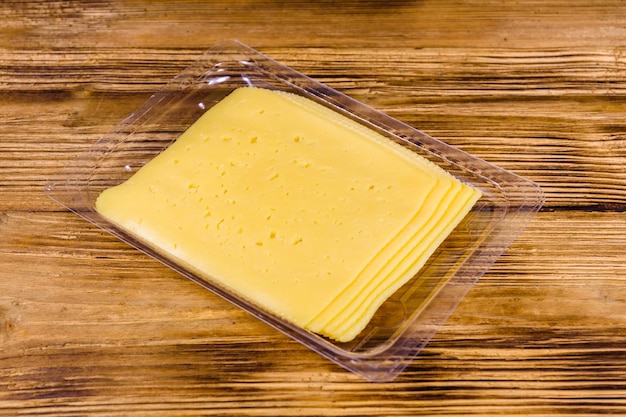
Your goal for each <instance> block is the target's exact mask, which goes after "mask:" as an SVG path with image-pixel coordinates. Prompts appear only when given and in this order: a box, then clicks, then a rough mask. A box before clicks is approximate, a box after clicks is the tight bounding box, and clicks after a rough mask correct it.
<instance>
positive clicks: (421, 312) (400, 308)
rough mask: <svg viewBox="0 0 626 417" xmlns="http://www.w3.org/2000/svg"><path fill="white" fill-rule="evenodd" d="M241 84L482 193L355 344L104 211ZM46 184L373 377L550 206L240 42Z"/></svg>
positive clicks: (410, 351)
mask: <svg viewBox="0 0 626 417" xmlns="http://www.w3.org/2000/svg"><path fill="white" fill-rule="evenodd" d="M242 86H255V87H261V88H269V89H278V90H284V91H290V92H293V93H296V94H300V95H302V96H305V97H307V98H309V99H312V100H314V101H316V102H318V103H321V104H322V105H324V106H327V107H329V108H331V109H333V110H334V111H336V112H338V113H340V114H342V115H344V116H346V117H349V118H351V119H353V120H355V121H357V122H358V123H361V124H363V125H366V126H368V127H369V128H371V129H373V130H375V131H377V132H379V133H381V134H383V135H384V136H386V137H388V138H389V139H390V140H392V141H395V142H397V143H399V144H401V145H403V146H405V147H406V148H408V149H410V150H412V151H414V152H415V153H417V154H419V155H422V156H424V157H426V158H427V159H429V160H430V161H432V162H434V163H435V164H437V165H439V166H440V167H442V168H443V169H445V170H447V171H448V172H449V173H451V174H452V175H454V176H456V177H457V178H458V179H460V180H461V181H464V182H466V183H468V184H470V185H472V186H474V187H476V188H478V189H480V190H481V191H482V193H483V196H482V198H481V199H480V200H479V201H478V202H477V203H476V205H475V206H474V208H473V210H472V211H471V212H470V213H469V214H468V215H467V216H466V218H465V219H464V220H463V221H462V222H461V224H459V226H458V227H457V228H456V229H455V230H454V231H453V232H452V234H451V235H450V236H449V237H448V238H447V239H446V240H445V241H444V242H443V244H442V245H441V246H440V247H439V248H438V249H437V251H436V252H435V253H434V254H433V255H432V256H431V257H430V259H429V260H428V262H427V264H426V265H425V266H424V267H423V268H422V269H421V270H420V271H419V273H418V274H417V275H415V276H414V277H413V278H412V279H411V280H410V281H409V282H408V283H407V284H406V285H404V286H403V287H402V288H401V289H399V290H398V291H397V292H396V293H395V294H394V295H393V296H391V297H390V298H389V299H388V300H387V301H386V302H385V303H384V304H383V305H382V306H381V307H380V308H379V309H378V311H377V312H376V314H375V315H374V317H373V319H372V320H371V322H370V323H369V325H368V326H367V327H366V328H365V329H364V330H363V331H362V332H361V333H360V334H359V335H358V336H357V337H356V338H355V339H354V340H352V341H351V342H348V343H338V342H334V341H332V340H329V339H326V338H324V337H321V336H319V335H316V334H314V333H311V332H308V331H306V330H304V329H302V328H299V327H297V326H294V325H292V324H290V323H288V322H286V321H284V320H282V319H280V318H278V317H276V316H274V315H272V314H269V313H267V312H266V311H264V310H262V309H260V308H259V307H257V306H255V305H253V304H251V303H249V302H247V301H246V300H244V299H242V298H241V297H239V296H238V295H237V294H232V293H230V292H229V291H227V290H225V289H224V288H221V287H220V286H218V285H217V284H216V283H214V282H212V280H211V279H210V278H207V277H202V276H199V275H197V274H195V273H194V272H193V271H190V270H188V269H186V268H185V267H184V265H180V264H178V263H177V262H176V260H175V259H170V258H168V257H167V256H164V255H163V254H160V253H157V252H156V251H154V250H152V249H151V248H150V247H149V246H148V245H146V244H145V243H143V242H141V241H139V240H138V239H136V238H134V237H133V236H129V235H128V234H126V233H124V232H123V231H121V230H119V229H117V228H115V227H114V226H112V225H111V224H110V223H108V222H107V221H105V219H103V218H102V217H101V216H100V215H99V214H98V213H97V212H96V211H95V207H94V203H95V200H96V197H97V196H98V195H99V194H100V193H101V192H102V191H103V190H104V189H106V188H109V187H111V186H114V185H117V184H119V183H122V182H124V181H125V180H126V179H128V178H129V177H130V176H131V175H133V173H135V172H136V171H137V170H138V169H139V168H141V167H142V166H143V165H144V164H145V163H146V162H148V161H149V160H151V159H152V158H153V157H154V156H156V155H157V154H159V153H160V152H161V151H162V150H163V149H165V148H166V147H168V146H169V145H170V144H171V143H172V142H173V141H174V140H176V139H177V137H178V136H179V135H180V134H181V133H182V132H184V131H185V130H186V129H187V128H188V127H189V126H190V125H191V124H192V123H193V122H194V121H195V120H196V119H198V117H199V116H200V115H201V114H203V112H205V111H206V110H207V109H209V108H210V107H211V106H212V105H214V104H215V103H217V102H219V101H220V100H221V99H222V98H223V97H225V96H226V95H228V94H229V93H230V92H231V91H233V90H234V89H236V88H238V87H242ZM46 192H47V193H48V195H49V196H50V197H51V198H52V199H54V200H56V201H57V202H59V203H60V204H61V205H63V206H65V207H67V208H68V209H70V210H71V211H73V212H75V213H76V214H78V215H80V216H82V217H84V218H85V219H87V220H88V221H90V222H92V223H94V224H96V225H97V226H99V227H101V228H103V229H104V230H106V231H108V232H110V233H111V234H112V235H114V236H117V237H118V238H119V239H121V240H123V241H125V242H127V243H128V244H130V245H132V246H134V247H136V248H137V249H139V250H142V251H144V252H145V253H147V254H148V255H150V256H153V257H154V258H156V259H158V260H159V261H161V262H162V263H164V264H165V265H167V266H169V267H171V268H172V269H174V270H176V271H178V272H179V273H181V274H183V275H185V276H187V277H188V278H190V279H191V280H193V281H195V282H197V283H199V284H200V285H202V286H204V287H206V288H207V289H209V290H211V291H213V292H214V293H215V294H217V295H219V296H221V297H223V298H225V299H227V300H229V301H230V302H232V303H234V304H235V305H237V306H239V307H241V308H242V309H244V310H246V311H248V312H249V313H251V314H252V315H254V316H256V317H258V318H259V319H261V320H263V321H264V322H266V323H268V324H270V325H271V326H273V327H275V328H276V329H278V330H280V331H282V332H283V333H285V334H287V335H288V336H290V337H292V338H294V339H296V340H298V341H299V342H301V343H302V344H304V345H306V346H308V347H309V348H311V349H313V350H314V351H316V352H318V353H319V354H320V355H322V356H324V357H326V358H328V359H330V360H332V361H334V362H336V363H337V364H339V365H340V366H342V367H344V368H346V369H348V370H350V371H352V372H354V373H356V374H358V375H361V376H362V377H364V378H366V379H368V380H370V381H389V380H392V379H394V378H395V377H396V376H397V375H398V374H399V373H400V372H401V371H402V370H403V369H404V368H405V367H406V366H407V365H409V364H410V362H411V360H412V359H413V358H414V357H415V356H416V355H417V354H418V353H419V352H420V350H421V349H422V348H423V347H424V346H425V345H426V343H427V342H428V341H429V340H430V339H431V338H432V336H433V335H434V334H435V333H436V332H437V330H438V329H439V327H440V326H441V325H442V324H443V323H444V322H445V320H446V319H447V318H448V316H449V315H450V313H451V312H452V311H453V310H454V309H455V308H456V306H457V305H458V303H459V302H460V301H461V299H462V298H463V297H464V296H465V294H466V293H467V291H468V290H469V289H470V288H471V287H472V286H473V285H474V283H475V282H476V281H477V280H478V279H479V278H480V277H481V276H482V275H483V274H484V273H485V271H487V269H488V268H489V267H490V266H491V265H492V263H493V262H494V261H495V260H496V259H497V258H498V257H499V256H500V255H501V254H502V252H503V251H504V250H505V249H506V248H507V247H508V246H509V245H510V244H511V242H512V241H513V240H514V239H515V238H516V237H517V236H518V235H519V233H520V232H521V231H522V230H523V228H524V227H525V226H526V224H527V223H528V222H529V221H530V220H531V219H532V217H533V216H534V214H535V213H536V212H537V211H538V210H539V209H540V207H541V206H542V204H543V194H542V192H541V190H540V188H539V187H538V186H537V185H536V184H534V183H533V182H531V181H529V180H526V179H524V178H521V177H519V176H517V175H515V174H513V173H511V172H508V171H506V170H503V169H501V168H498V167H496V166H494V165H491V164H489V163H487V162H485V161H483V160H481V159H479V158H476V157H474V156H472V155H469V154H467V153H465V152H462V151H461V150H459V149H456V148H454V147H452V146H449V145H447V144H445V143H442V142H441V141H439V140H437V139H434V138H432V137H430V136H428V135H426V134H424V133H422V132H420V131H418V130H416V129H414V128H412V127H410V126H408V125H406V124H404V123H402V122H400V121H398V120H395V119H393V118H391V117H389V116H387V115H385V114H383V113H380V112H378V111H376V110H374V109H372V108H371V107H368V106H366V105H364V104H362V103H360V102H358V101H355V100H354V99H351V98H350V97H348V96H346V95H344V94H342V93H340V92H338V91H335V90H333V89H332V88H329V87H327V86H325V85H323V84H320V83H318V82H316V81H314V80H312V79H311V78H309V77H307V76H305V75H303V74H301V73H298V72H296V71H294V70H292V69H290V68H288V67H286V66H284V65H282V64H280V63H278V62H276V61H274V60H272V59H270V58H268V57H267V56H265V55H263V54H261V53H259V52H257V51H255V50H253V49H251V48H249V47H247V46H246V45H244V44H242V43H240V42H237V41H224V42H221V43H219V44H216V45H215V46H214V47H212V48H211V49H209V50H208V51H207V52H206V53H205V54H203V55H202V56H201V57H200V58H199V59H198V60H197V61H196V62H195V63H193V64H192V65H191V66H189V67H188V68H187V69H185V70H184V71H183V72H182V73H181V74H179V75H178V76H176V77H175V78H174V79H173V80H172V81H171V82H169V83H168V84H167V85H166V86H164V88H162V89H161V90H160V91H158V92H157V93H155V94H154V95H153V96H151V97H150V98H149V99H148V100H147V101H146V102H145V103H144V104H143V105H142V106H140V107H139V108H138V109H137V110H136V111H135V112H133V113H132V114H131V115H130V116H128V117H127V118H126V119H125V120H123V121H122V122H121V123H120V124H119V125H118V126H117V127H116V128H115V129H113V130H112V131H111V132H110V133H108V134H106V135H104V136H103V137H102V138H101V139H100V140H99V141H98V142H97V143H95V144H94V145H93V147H92V148H91V149H90V150H88V151H87V152H85V153H84V154H82V155H80V156H79V157H78V158H77V159H76V160H75V161H73V162H72V163H70V165H69V166H68V167H67V168H66V169H64V170H63V171H62V172H60V173H59V175H58V176H55V178H54V180H53V181H50V182H49V183H48V184H47V185H46ZM198 371H199V372H201V370H198Z"/></svg>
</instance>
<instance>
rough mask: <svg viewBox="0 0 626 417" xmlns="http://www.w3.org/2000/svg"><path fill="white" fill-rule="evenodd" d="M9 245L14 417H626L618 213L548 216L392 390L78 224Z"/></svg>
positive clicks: (5, 256)
mask: <svg viewBox="0 0 626 417" xmlns="http://www.w3.org/2000/svg"><path fill="white" fill-rule="evenodd" d="M1 231H2V232H4V238H3V239H2V243H1V244H0V262H1V263H2V264H1V267H2V270H5V271H11V276H10V279H3V280H0V342H1V343H2V346H3V349H2V350H1V351H0V404H2V405H3V407H0V409H3V410H5V411H4V412H5V413H10V412H11V411H15V412H17V410H19V411H20V412H22V413H24V414H26V415H29V414H32V415H35V414H37V413H41V412H44V411H45V412H56V413H59V414H63V415H68V414H71V413H76V414H88V415H128V414H133V413H134V414H137V415H139V414H143V413H145V414H151V415H171V414H172V413H174V414H176V415H195V414H207V413H209V414H216V415H219V414H220V413H221V414H224V415H226V414H238V415H319V414H324V415H355V414H359V415H394V414H398V415H432V414H433V413H437V412H441V411H444V410H445V412H446V413H447V414H450V415H468V414H482V415H485V414H490V413H491V414H498V413H499V414H513V413H527V414H532V415H542V414H558V413H576V412H584V413H586V414H596V413H603V412H606V413H609V412H616V413H617V412H619V410H623V409H624V408H623V407H624V406H626V400H625V398H626V381H625V380H624V379H623V375H624V373H625V372H626V350H625V347H626V343H625V342H626V340H625V336H624V335H626V313H625V312H626V285H625V283H626V278H625V277H626V254H624V252H623V249H622V248H623V247H624V245H626V218H625V217H624V215H623V214H622V213H587V212H544V213H540V214H539V215H538V217H537V218H536V221H535V222H533V223H531V225H530V226H529V228H528V229H527V230H526V231H525V232H524V233H523V234H522V236H520V238H519V239H518V240H517V241H516V242H515V243H514V244H513V245H512V247H511V248H510V249H509V250H508V251H507V252H506V253H505V255H504V256H503V257H502V258H501V259H500V260H499V261H498V262H497V263H496V264H495V265H494V267H493V268H492V269H491V270H490V271H489V272H488V273H487V274H486V275H485V277H484V278H483V279H482V280H481V281H479V283H478V284H477V285H476V286H475V287H474V289H473V290H471V291H470V293H469V294H468V296H467V297H466V299H465V300H464V301H463V302H462V304H461V305H460V306H459V308H458V309H457V311H456V312H455V313H454V314H453V316H452V317H451V318H450V320H449V321H448V322H447V324H446V325H444V327H443V328H442V330H441V331H440V332H439V333H438V335H437V336H436V337H435V338H434V340H433V341H431V343H430V344H429V345H428V346H427V348H426V349H425V350H424V351H423V352H422V354H421V355H420V356H419V357H418V359H416V360H415V361H414V363H413V364H412V365H411V366H410V367H409V368H408V369H407V371H406V372H405V373H403V374H402V375H401V376H400V377H399V378H398V379H397V380H396V381H394V382H393V383H390V384H384V385H381V384H371V383H367V382H364V381H362V380H360V379H358V378H357V377H355V376H354V375H352V374H350V373H348V372H346V371H343V370H341V369H340V368H339V367H337V366H335V365H333V364H331V363H330V362H328V361H326V360H325V359H323V358H321V357H319V356H318V355H317V354H315V353H313V352H310V351H309V350H307V349H306V348H304V347H302V346H300V345H299V344H297V343H296V342H294V341H292V340H290V339H288V338H287V337H285V336H283V335H281V334H279V333H278V332H276V331H274V330H273V329H271V328H269V327H268V326H266V325H264V324H262V323H260V322H258V321H257V320H256V319H254V318H252V317H249V316H248V315H247V314H245V313H243V312H241V311H240V310H239V309H237V308H235V307H232V306H230V305H229V304H228V303H226V302H224V301H222V300H220V299H218V298H217V297H215V296H213V295H212V294H210V293H208V292H207V291H205V290H203V289H202V288H200V287H198V286H197V285H195V284H193V283H191V282H189V281H187V280H186V279H184V278H182V277H180V276H178V275H176V274H174V273H172V272H171V271H169V270H168V269H166V268H165V267H162V266H161V265H159V264H157V263H156V262H155V261H153V260H151V259H149V258H148V257H145V256H144V255H142V254H140V253H139V252H137V251H135V250H133V249H131V248H129V247H127V246H126V245H124V244H123V243H121V242H118V241H117V240H115V239H113V238H112V237H110V236H108V235H106V234H104V233H102V232H100V231H98V230H97V229H95V228H94V227H93V226H91V225H90V224H89V223H87V222H85V221H83V220H82V219H80V218H78V217H76V216H74V215H71V214H67V213H22V212H10V213H8V214H5V216H4V218H3V223H2V230H1ZM599 236H602V239H601V240H600V239H598V237H599ZM564 242H565V243H566V244H564ZM590 246H593V251H591V250H589V248H590ZM599 260H601V262H599ZM296 370H297V372H296ZM609 387H610V388H609ZM329 404H332V408H326V407H327V406H328V405H329ZM342 410H343V411H342ZM347 410H349V411H347ZM581 410H582V411H581ZM2 413H3V411H0V415H3V414H2ZM4 415H11V414H4Z"/></svg>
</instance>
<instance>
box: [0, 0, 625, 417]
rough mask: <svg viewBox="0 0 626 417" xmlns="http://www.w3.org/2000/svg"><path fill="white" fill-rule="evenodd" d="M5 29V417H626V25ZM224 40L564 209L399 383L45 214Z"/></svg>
mask: <svg viewBox="0 0 626 417" xmlns="http://www.w3.org/2000/svg"><path fill="white" fill-rule="evenodd" d="M0 19H1V20H0V21H2V24H1V25H0V416H17V415H24V416H28V415H30V416H35V415H49V416H72V415H75V416H83V415H85V416H87V415H88V416H199V415H238V416H239V415H248V416H293V415H301V416H321V415H324V416H416V415H428V416H432V415H447V416H465V415H533V416H542V415H570V416H574V415H601V414H607V415H624V414H626V378H625V377H624V375H626V336H625V335H626V254H625V252H624V247H625V246H626V213H625V211H626V122H625V120H626V71H625V70H626V57H624V52H625V50H626V43H625V42H624V39H626V8H624V7H623V4H622V2H621V1H597V2H589V1H588V0H587V1H583V0H573V1H569V2H563V1H558V0H547V1H542V2H538V1H533V0H520V1H516V2H500V1H486V2H485V1H481V2H478V1H466V0H442V1H430V0H416V1H409V0H392V1H388V2H380V1H370V0H347V1H342V2H334V1H330V0H317V1H291V2H287V1H279V0H266V1H260V0H259V1H255V0H234V1H193V0H183V1H176V2H172V1H165V0H159V1H147V0H133V1H123V0H114V1H87V0H85V1H83V0H81V1H60V0H59V1H56V0H55V1H48V2H42V1H17V0H15V1H3V2H1V3H0ZM227 38H238V39H241V40H242V41H244V42H246V43H248V44H249V45H251V46H253V47H255V48H257V49H259V50H261V51H262V52H264V53H266V54H268V55H269V56H271V57H273V58H275V59H277V60H279V61H281V62H284V63H286V64H287V65H290V66H291V67H293V68H294V69H296V70H299V71H301V72H303V73H306V74H307V75H310V76H312V77H313V78H315V79H317V80H319V81H322V82H324V83H326V84H328V85H330V86H331V87H334V88H336V89H338V90H340V91H342V92H344V93H346V94H348V95H350V96H352V97H354V98H356V99H358V100H361V101H363V102H365V103H367V104H370V105H371V106H373V107H375V108H377V109H379V110H382V111H384V112H386V113H388V114H390V115H391V116H394V117H396V118H398V119H400V120H402V121H404V122H406V123H408V124H410V125H412V126H414V127H417V128H419V129H421V130H423V131H425V132H426V133H428V134H430V135H432V136H434V137H437V138H439V139H441V140H443V141H445V142H447V143H450V144H452V145H454V146H457V147H459V148H461V149H463V150H466V151H468V152H471V153H473V154H475V155H477V156H480V157H482V158H484V159H485V160H487V161H489V162H492V163H495V164H497V165H499V166H502V167H504V168H506V169H510V170H512V171H514V172H516V173H518V174H520V175H523V176H525V177H527V178H530V179H532V180H534V181H536V182H537V183H539V184H540V185H541V186H542V188H543V190H544V192H545V193H546V197H547V200H546V205H545V207H544V209H543V210H542V212H540V213H539V214H538V216H537V217H536V219H535V221H534V222H533V223H531V224H530V225H529V227H528V228H527V229H526V230H525V231H524V233H523V234H522V235H521V236H520V237H519V238H518V239H517V240H516V241H515V242H514V243H513V245H512V246H511V247H510V248H509V250H507V251H506V252H505V254H504V255H503V256H502V257H501V258H500V259H499V260H498V262H496V263H495V264H494V265H493V267H492V268H491V269H490V270H489V272H488V273H487V274H486V275H485V276H484V277H483V278H482V279H481V280H480V281H479V282H478V283H477V284H476V285H475V286H474V288H473V289H472V290H471V291H470V293H469V294H468V296H467V297H466V298H465V299H464V301H463V302H462V303H461V304H460V305H459V307H458V308H457V310H456V311H455V313H454V314H453V315H452V316H451V317H450V319H449V320H448V321H447V323H446V324H445V325H444V326H443V327H442V329H441V330H440V332H439V333H438V334H437V335H436V336H435V338H434V339H433V340H432V341H431V342H430V343H429V344H428V345H427V347H426V348H425V349H424V351H423V352H422V353H421V354H420V355H419V357H418V358H416V360H415V361H414V362H413V363H412V365H411V366H409V368H408V369H407V370H406V371H405V372H403V373H402V374H401V375H400V376H399V377H398V378H397V379H396V380H394V381H393V382H391V383H385V384H373V383H368V382H365V381H364V380H362V379H360V378H358V377H357V376H355V375H352V374H351V373H349V372H346V371H344V370H343V369H341V368H339V367H338V366H336V365H334V364H333V363H331V362H329V361H327V360H325V359H323V358H321V357H320V356H319V355H317V354H315V353H314V352H312V351H310V350H308V349H306V348H305V347H303V346H301V345H300V344H298V343H297V342H295V341H293V340H291V339H289V338H287V337H286V336H284V335H282V334H280V333H278V332H277V331H275V330H273V329H271V328H270V327H268V326H267V325H265V324H263V323H261V322H259V321H258V320H256V319H254V318H252V317H250V316H249V315H247V314H246V313H244V312H242V311H241V310H239V309H237V308H235V307H233V306H232V305H230V304H229V303H227V302H225V301H223V300H221V299H219V298H218V297H216V296H214V295H212V294H211V293H209V292H207V291H206V290H203V289H202V288H200V287H198V286H197V285H196V284H193V283H192V282H190V281H188V280H186V279H185V278H183V277H181V276H179V275H177V274H175V273H174V272H172V271H170V270H169V269H167V268H165V267H163V266H162V265H160V264H158V263H157V262H156V261H154V260H152V259H150V258H148V257H146V256H144V255H142V254H140V253H139V252H137V251H135V250H134V249H132V248H130V247H128V246H126V245H125V244H123V243H121V242H119V241H117V240H116V239H114V238H113V237H111V236H109V235H107V234H105V233H104V232H102V231H100V230H99V229H97V228H95V227H94V226H92V225H90V224H89V223H87V222H85V221H84V220H82V219H80V218H78V217H77V216H75V215H73V214H71V213H69V212H67V211H66V210H64V209H63V208H62V207H60V206H59V205H57V204H56V203H54V202H53V201H52V200H50V199H49V198H48V197H47V196H46V195H45V194H44V192H43V189H44V185H45V184H46V182H47V181H49V180H50V179H55V178H56V176H57V175H58V171H59V169H60V168H61V167H62V166H64V165H65V164H66V163H67V162H69V161H70V160H71V159H72V158H74V157H75V156H76V155H78V154H79V153H80V152H81V151H83V150H85V149H87V148H88V147H89V146H90V145H91V144H92V143H93V142H94V141H96V140H97V139H98V138H99V137H100V136H101V135H102V134H104V133H105V132H107V131H108V130H109V129H111V128H112V127H114V126H115V125H116V124H117V123H118V122H119V121H120V120H121V119H122V118H124V117H125V116H126V115H128V114H129V113H131V112H132V111H133V109H135V108H136V107H137V106H138V105H139V104H140V103H142V102H143V101H144V100H146V99H147V98H148V97H149V96H150V95H151V94H152V93H153V92H154V91H155V90H156V89H158V88H159V87H160V86H161V85H163V84H164V83H165V82H167V81H168V80H169V79H170V78H172V77H173V76H174V75H175V74H177V73H178V72H180V71H181V70H182V69H183V68H185V67H186V66H187V65H189V64H190V63H191V62H192V61H193V60H194V59H195V58H196V57H197V56H198V55H199V54H201V53H202V52H203V51H204V50H205V49H206V48H208V47H209V46H210V45H211V44H212V43H214V42H215V41H217V40H220V39H227Z"/></svg>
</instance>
